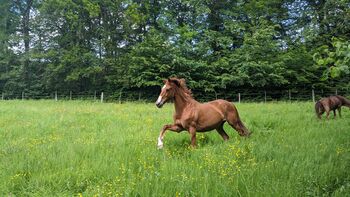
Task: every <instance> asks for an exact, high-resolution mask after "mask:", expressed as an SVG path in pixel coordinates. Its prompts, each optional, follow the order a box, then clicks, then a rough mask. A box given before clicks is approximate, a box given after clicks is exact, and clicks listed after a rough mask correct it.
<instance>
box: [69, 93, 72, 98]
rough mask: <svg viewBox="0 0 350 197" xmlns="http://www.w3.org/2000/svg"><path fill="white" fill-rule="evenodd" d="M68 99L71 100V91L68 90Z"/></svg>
mask: <svg viewBox="0 0 350 197" xmlns="http://www.w3.org/2000/svg"><path fill="white" fill-rule="evenodd" d="M69 100H72V91H69Z"/></svg>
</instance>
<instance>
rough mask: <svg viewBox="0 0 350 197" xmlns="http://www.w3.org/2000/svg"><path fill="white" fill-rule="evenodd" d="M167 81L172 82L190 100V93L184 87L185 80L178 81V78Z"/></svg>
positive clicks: (185, 86)
mask: <svg viewBox="0 0 350 197" xmlns="http://www.w3.org/2000/svg"><path fill="white" fill-rule="evenodd" d="M169 81H171V82H173V83H174V84H175V85H177V87H178V88H179V89H180V90H182V92H184V93H185V94H186V96H189V97H191V98H192V91H191V90H190V89H188V87H187V85H186V80H185V79H178V78H175V77H173V78H170V79H169Z"/></svg>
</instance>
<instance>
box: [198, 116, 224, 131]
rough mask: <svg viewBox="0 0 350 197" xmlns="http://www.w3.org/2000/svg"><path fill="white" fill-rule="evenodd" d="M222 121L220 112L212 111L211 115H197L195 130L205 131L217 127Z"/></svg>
mask: <svg viewBox="0 0 350 197" xmlns="http://www.w3.org/2000/svg"><path fill="white" fill-rule="evenodd" d="M223 122H225V120H224V118H223V117H222V116H221V115H220V114H216V113H215V112H213V113H212V114H211V115H203V116H200V117H198V121H197V131H199V132H205V131H210V130H213V129H216V128H218V127H219V126H220V125H221V124H222V123H223Z"/></svg>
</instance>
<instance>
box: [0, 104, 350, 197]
mask: <svg viewBox="0 0 350 197" xmlns="http://www.w3.org/2000/svg"><path fill="white" fill-rule="evenodd" d="M237 108H238V110H239V113H240V116H241V118H242V120H243V122H244V123H245V124H246V126H247V127H248V128H249V129H250V130H251V131H253V134H252V136H251V137H250V138H242V137H239V136H238V134H237V132H236V131H234V130H233V129H232V128H230V127H229V126H228V125H225V130H226V131H227V133H228V134H229V136H230V140H229V141H227V142H224V141H223V140H222V139H221V136H220V135H218V134H217V132H216V131H212V132H207V133H199V134H198V135H197V144H198V147H197V148H196V149H191V148H189V141H190V140H189V135H188V133H187V132H182V133H180V134H178V133H173V132H170V131H169V132H168V133H167V134H166V136H165V140H164V149H162V150H157V147H156V144H157V137H158V134H159V131H160V129H161V128H162V126H163V125H164V124H166V123H171V122H172V112H173V106H172V104H167V105H166V106H165V107H164V108H162V109H157V108H156V107H155V106H154V105H153V104H141V103H126V104H114V103H107V104H101V103H94V102H81V101H72V102H68V101H66V102H54V101H1V102H0V195H1V196H8V195H15V196H48V195H50V196H51V195H56V196H74V195H77V196H80V195H82V196H112V195H113V196H308V195H309V196H320V195H334V196H345V195H348V196H349V195H350V110H349V109H345V108H344V109H343V117H342V118H337V119H335V120H334V119H331V120H329V121H325V120H322V121H319V120H317V119H316V116H315V113H314V107H313V104H312V103H309V102H308V103H304V102H303V103H267V104H263V103H249V104H248V103H247V104H237Z"/></svg>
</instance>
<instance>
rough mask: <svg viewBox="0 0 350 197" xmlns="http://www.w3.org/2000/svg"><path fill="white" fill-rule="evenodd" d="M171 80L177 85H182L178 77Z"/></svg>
mask: <svg viewBox="0 0 350 197" xmlns="http://www.w3.org/2000/svg"><path fill="white" fill-rule="evenodd" d="M171 82H173V83H175V85H177V87H180V85H181V82H180V80H178V79H172V80H171Z"/></svg>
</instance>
